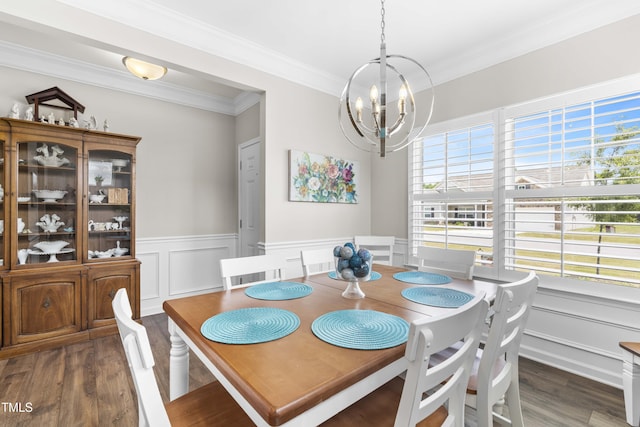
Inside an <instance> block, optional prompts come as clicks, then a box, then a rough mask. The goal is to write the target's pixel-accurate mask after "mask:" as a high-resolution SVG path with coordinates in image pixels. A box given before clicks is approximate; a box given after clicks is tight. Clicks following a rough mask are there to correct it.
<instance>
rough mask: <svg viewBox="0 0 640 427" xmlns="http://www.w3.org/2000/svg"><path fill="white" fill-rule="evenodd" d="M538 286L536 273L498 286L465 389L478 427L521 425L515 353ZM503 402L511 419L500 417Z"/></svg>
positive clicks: (439, 358) (445, 355) (443, 355)
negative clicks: (482, 344)
mask: <svg viewBox="0 0 640 427" xmlns="http://www.w3.org/2000/svg"><path fill="white" fill-rule="evenodd" d="M537 287H538V276H537V275H536V274H535V272H530V273H529V274H528V275H527V276H526V277H525V278H524V279H522V280H518V281H516V282H512V283H508V284H504V285H500V286H498V291H497V293H496V299H495V301H494V303H493V306H492V307H491V309H492V312H493V315H492V319H491V325H490V326H489V335H488V337H487V342H486V344H485V346H484V349H478V351H477V354H476V357H475V361H474V365H473V370H472V372H471V377H470V378H469V384H468V386H467V397H466V404H467V405H468V406H470V407H472V408H475V409H476V413H477V418H478V427H493V421H494V419H495V420H496V421H498V422H499V423H500V424H506V425H512V426H516V427H522V426H523V425H524V420H523V418H522V406H521V404H520V387H519V376H518V353H519V351H520V343H521V341H522V335H523V333H524V328H525V325H526V323H527V319H528V318H529V313H530V312H531V306H532V304H533V299H534V297H535V294H536V289H537ZM458 345H460V344H458ZM455 348H456V346H454V347H452V348H450V349H447V350H445V351H443V352H440V353H438V354H436V355H434V357H433V362H432V363H436V364H437V363H439V361H442V360H447V359H448V357H449V356H450V353H451V352H452V351H455ZM505 403H506V405H507V406H508V407H509V415H510V418H506V417H505V416H504V415H503V414H502V409H503V406H504V404H505ZM494 405H495V408H494Z"/></svg>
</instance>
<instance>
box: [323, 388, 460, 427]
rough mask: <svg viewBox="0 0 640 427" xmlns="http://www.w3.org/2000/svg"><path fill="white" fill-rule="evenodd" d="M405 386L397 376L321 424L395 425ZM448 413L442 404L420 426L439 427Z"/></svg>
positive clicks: (338, 426)
mask: <svg viewBox="0 0 640 427" xmlns="http://www.w3.org/2000/svg"><path fill="white" fill-rule="evenodd" d="M403 386H404V381H403V380H402V379H401V378H398V377H396V378H394V379H393V380H391V381H389V382H388V383H386V384H385V385H383V386H382V387H380V388H379V389H377V390H376V391H374V392H372V393H370V394H368V395H367V396H365V397H364V398H362V399H360V400H359V401H357V402H356V403H354V404H353V405H351V406H349V407H348V408H346V409H344V410H343V411H342V412H340V413H338V414H337V415H335V416H334V417H333V418H331V419H329V420H327V421H325V422H324V423H322V424H320V425H321V426H322V427H353V426H365V425H366V426H379V427H386V426H393V424H394V422H395V420H396V413H397V411H398V405H399V404H400V396H401V394H402V387H403ZM447 415H448V413H447V410H446V408H445V407H444V406H441V407H440V408H439V409H438V410H437V411H436V412H434V413H433V414H431V415H430V416H428V417H427V418H425V419H424V420H422V421H421V422H419V423H418V426H419V427H435V426H438V427H439V426H441V425H442V423H443V422H444V420H445V419H446V418H447Z"/></svg>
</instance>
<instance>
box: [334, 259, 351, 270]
mask: <svg viewBox="0 0 640 427" xmlns="http://www.w3.org/2000/svg"><path fill="white" fill-rule="evenodd" d="M337 268H338V271H342V270H344V269H345V268H349V260H348V259H340V261H338V267H337Z"/></svg>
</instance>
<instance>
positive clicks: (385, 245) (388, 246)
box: [353, 236, 396, 265]
mask: <svg viewBox="0 0 640 427" xmlns="http://www.w3.org/2000/svg"><path fill="white" fill-rule="evenodd" d="M353 242H354V243H355V245H356V249H361V248H366V249H367V250H368V251H369V252H370V253H371V255H373V263H374V264H383V265H393V246H394V245H395V244H396V238H395V237H393V236H355V237H354V239H353Z"/></svg>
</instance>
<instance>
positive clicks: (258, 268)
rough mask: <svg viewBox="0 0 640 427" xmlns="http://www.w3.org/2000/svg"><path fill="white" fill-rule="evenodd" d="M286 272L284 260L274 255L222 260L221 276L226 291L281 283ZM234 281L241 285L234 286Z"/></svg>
mask: <svg viewBox="0 0 640 427" xmlns="http://www.w3.org/2000/svg"><path fill="white" fill-rule="evenodd" d="M284 271H285V260H284V258H282V257H281V256H278V255H274V254H267V255H255V256H248V257H240V258H227V259H221V260H220V274H221V275H222V284H223V286H224V289H225V290H229V289H235V288H245V287H247V286H252V285H257V284H258V283H265V282H273V281H279V280H282V279H284ZM244 276H248V277H244ZM234 281H235V282H239V283H236V284H234Z"/></svg>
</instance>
